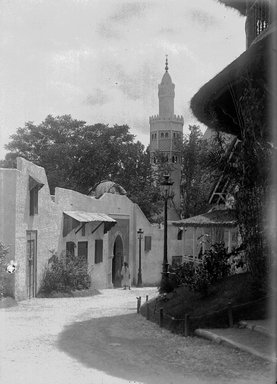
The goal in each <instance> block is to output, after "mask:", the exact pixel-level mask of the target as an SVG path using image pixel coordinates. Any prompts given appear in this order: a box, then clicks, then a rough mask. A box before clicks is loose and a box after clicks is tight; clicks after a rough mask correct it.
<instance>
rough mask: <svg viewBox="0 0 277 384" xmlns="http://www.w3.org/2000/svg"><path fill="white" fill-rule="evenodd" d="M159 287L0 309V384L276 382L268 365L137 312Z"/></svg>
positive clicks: (36, 302)
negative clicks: (138, 304) (167, 327)
mask: <svg viewBox="0 0 277 384" xmlns="http://www.w3.org/2000/svg"><path fill="white" fill-rule="evenodd" d="M146 295H149V298H151V297H154V296H155V295H157V290H156V289H155V288H140V289H133V290H131V291H128V290H127V291H125V290H121V289H115V290H112V289H109V290H103V291H101V293H100V294H99V295H96V296H92V297H79V298H76V297H75V298H60V299H33V300H30V301H27V300H26V301H22V302H20V303H19V304H18V305H17V306H15V307H9V308H6V309H0V325H1V331H0V352H1V359H0V364H1V366H0V382H1V384H27V383H28V384H49V383H51V384H71V383H72V384H73V383H74V384H75V383H81V384H127V383H129V384H131V383H132V384H134V383H143V384H158V383H159V384H165V383H166V384H170V383H172V384H179V383H186V384H200V383H201V384H203V383H210V384H211V383H218V384H219V383H220V384H221V383H223V384H224V383H232V384H246V383H251V384H252V383H271V382H272V380H271V378H272V375H271V366H270V364H269V363H266V362H265V361H263V360H261V359H258V358H254V357H252V356H250V355H248V354H247V353H243V352H240V351H237V350H233V349H231V348H229V347H227V346H224V345H218V344H214V343H212V342H210V341H208V340H204V339H199V338H197V337H188V338H184V337H181V336H177V335H173V334H172V333H170V332H169V331H167V330H165V329H161V328H159V326H158V325H157V324H154V323H151V322H149V321H147V320H146V319H145V318H144V317H142V316H141V315H137V313H136V297H138V296H141V297H142V302H143V301H144V300H145V296H146Z"/></svg>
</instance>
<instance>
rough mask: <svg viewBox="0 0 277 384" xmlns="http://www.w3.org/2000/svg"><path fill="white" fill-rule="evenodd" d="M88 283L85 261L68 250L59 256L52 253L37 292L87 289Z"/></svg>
mask: <svg viewBox="0 0 277 384" xmlns="http://www.w3.org/2000/svg"><path fill="white" fill-rule="evenodd" d="M90 285H91V279H90V276H89V274H88V270H87V263H86V262H84V261H83V260H82V259H80V258H79V257H77V256H75V255H72V254H71V253H70V252H68V253H67V254H66V257H60V258H59V257H58V256H57V255H56V254H55V253H54V254H53V256H52V257H51V258H50V259H49V263H48V266H47V267H46V268H45V271H44V274H43V279H42V283H41V286H40V291H39V294H42V295H46V296H47V295H50V294H51V293H54V292H71V291H72V290H82V289H89V287H90Z"/></svg>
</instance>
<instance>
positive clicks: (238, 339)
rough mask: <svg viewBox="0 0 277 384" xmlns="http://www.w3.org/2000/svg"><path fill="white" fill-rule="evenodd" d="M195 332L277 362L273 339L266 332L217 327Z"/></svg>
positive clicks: (200, 335)
mask: <svg viewBox="0 0 277 384" xmlns="http://www.w3.org/2000/svg"><path fill="white" fill-rule="evenodd" d="M195 334H196V335H197V336H199V337H204V338H206V339H209V340H212V341H215V342H216V343H223V344H226V345H229V346H231V347H233V348H236V349H240V350H242V351H245V352H248V353H250V354H252V355H255V356H258V357H260V358H262V359H264V360H267V361H270V362H274V363H276V362H277V359H276V353H275V351H274V343H273V339H272V338H271V337H269V336H268V335H266V334H264V333H260V332H253V331H252V330H250V329H248V328H216V329H196V330H195Z"/></svg>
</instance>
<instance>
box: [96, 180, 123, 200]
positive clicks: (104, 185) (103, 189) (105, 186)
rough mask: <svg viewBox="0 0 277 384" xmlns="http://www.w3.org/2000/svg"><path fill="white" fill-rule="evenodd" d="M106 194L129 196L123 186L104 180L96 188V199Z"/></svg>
mask: <svg viewBox="0 0 277 384" xmlns="http://www.w3.org/2000/svg"><path fill="white" fill-rule="evenodd" d="M104 193H113V194H116V195H127V192H126V191H125V189H124V188H123V187H121V185H119V184H117V183H115V182H113V181H108V180H104V181H102V182H101V183H100V184H98V185H97V187H96V188H95V197H96V199H99V198H100V197H101V196H103V195H104Z"/></svg>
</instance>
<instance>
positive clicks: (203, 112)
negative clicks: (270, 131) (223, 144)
mask: <svg viewBox="0 0 277 384" xmlns="http://www.w3.org/2000/svg"><path fill="white" fill-rule="evenodd" d="M273 33H274V34H276V27H273V26H272V27H271V28H268V30H267V31H265V32H264V33H262V34H261V35H260V36H259V37H258V38H257V40H256V41H255V42H254V43H253V44H252V45H251V46H250V47H249V48H248V49H247V51H245V52H244V53H243V54H242V55H240V56H239V57H238V58H237V59H236V60H234V61H233V62H232V63H231V64H229V65H228V66H227V67H226V68H225V69H223V71H221V72H220V73H219V74H218V75H216V76H215V77H214V78H213V79H211V80H210V81H209V82H208V83H206V84H205V85H204V86H203V87H202V88H200V90H199V91H198V92H197V93H196V94H195V95H194V96H193V98H192V100H191V109H192V112H193V113H194V115H195V116H196V117H197V119H198V120H199V121H201V122H202V123H203V124H205V125H207V126H208V127H210V128H211V129H214V130H216V131H223V132H226V133H230V134H233V135H235V136H237V137H238V138H240V137H241V125H240V121H239V118H238V114H237V108H238V104H239V99H240V97H241V95H242V94H243V92H244V90H245V89H246V88H247V87H249V81H250V82H251V86H252V87H254V88H256V89H258V90H260V92H262V93H263V94H265V96H266V99H267V100H268V102H269V99H270V98H269V88H270V73H269V72H270V65H269V63H270V53H271V52H272V51H271V52H270V47H271V43H272V38H273ZM257 102H258V100H257ZM267 109H268V106H267V105H266V106H265V108H264V111H263V112H262V113H263V116H262V118H261V124H264V125H265V126H268V123H269V122H268V119H269V113H268V110H267Z"/></svg>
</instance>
